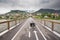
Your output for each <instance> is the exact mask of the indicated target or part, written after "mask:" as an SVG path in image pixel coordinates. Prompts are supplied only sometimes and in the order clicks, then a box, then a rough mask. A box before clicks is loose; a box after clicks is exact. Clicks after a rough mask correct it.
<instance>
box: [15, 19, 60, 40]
mask: <svg viewBox="0 0 60 40" xmlns="http://www.w3.org/2000/svg"><path fill="white" fill-rule="evenodd" d="M32 22H33V23H35V29H33V28H31V27H30V23H32ZM14 40H60V38H59V37H58V36H56V35H55V34H53V33H52V32H50V31H49V30H47V29H46V28H45V27H43V26H42V25H41V24H40V23H39V22H38V21H36V20H35V19H33V18H29V19H28V20H27V21H26V22H25V24H24V25H23V26H22V29H20V30H19V31H18V33H17V34H16V35H15V37H14Z"/></svg>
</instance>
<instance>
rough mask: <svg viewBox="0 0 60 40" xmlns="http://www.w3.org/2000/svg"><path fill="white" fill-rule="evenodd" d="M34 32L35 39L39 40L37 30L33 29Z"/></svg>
mask: <svg viewBox="0 0 60 40" xmlns="http://www.w3.org/2000/svg"><path fill="white" fill-rule="evenodd" d="M34 34H35V37H36V40H39V39H38V36H37V31H34Z"/></svg>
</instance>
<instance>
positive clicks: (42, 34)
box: [36, 25, 47, 40]
mask: <svg viewBox="0 0 60 40" xmlns="http://www.w3.org/2000/svg"><path fill="white" fill-rule="evenodd" d="M36 27H37V29H38V30H39V32H40V33H41V35H42V37H43V38H44V39H45V40H47V38H46V37H45V36H44V34H43V33H42V31H40V29H39V28H38V26H37V25H36Z"/></svg>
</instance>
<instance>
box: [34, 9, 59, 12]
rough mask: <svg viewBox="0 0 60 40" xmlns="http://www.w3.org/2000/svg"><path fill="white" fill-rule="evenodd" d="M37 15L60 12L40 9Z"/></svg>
mask: <svg viewBox="0 0 60 40" xmlns="http://www.w3.org/2000/svg"><path fill="white" fill-rule="evenodd" d="M35 13H60V10H54V9H40V10H38V11H36V12H35Z"/></svg>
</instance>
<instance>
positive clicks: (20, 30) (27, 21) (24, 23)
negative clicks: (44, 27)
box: [11, 18, 30, 40]
mask: <svg viewBox="0 0 60 40" xmlns="http://www.w3.org/2000/svg"><path fill="white" fill-rule="evenodd" d="M29 19H30V18H29ZM29 19H27V21H26V22H25V23H24V25H23V26H22V27H21V28H20V30H19V31H18V32H17V33H16V34H15V35H14V37H13V38H12V39H11V40H14V39H15V37H16V36H17V35H18V34H19V32H20V31H21V30H22V29H23V27H24V26H25V25H26V23H27V22H28V20H29Z"/></svg>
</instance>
